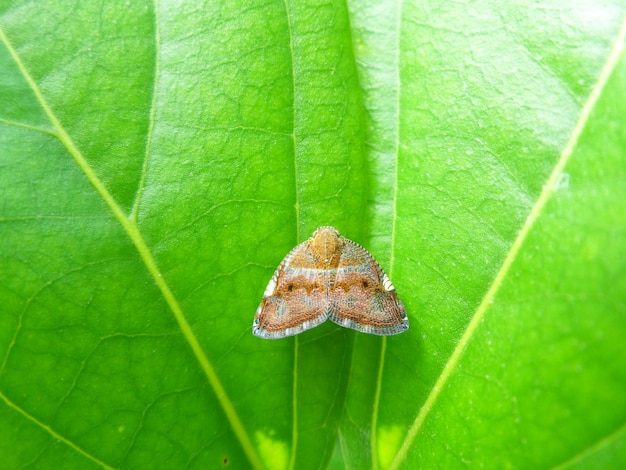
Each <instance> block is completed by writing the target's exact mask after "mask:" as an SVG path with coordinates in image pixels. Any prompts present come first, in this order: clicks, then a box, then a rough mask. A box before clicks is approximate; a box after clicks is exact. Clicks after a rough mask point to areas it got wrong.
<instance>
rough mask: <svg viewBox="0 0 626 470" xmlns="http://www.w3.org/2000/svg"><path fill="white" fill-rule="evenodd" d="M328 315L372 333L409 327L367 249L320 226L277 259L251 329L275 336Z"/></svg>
mask: <svg viewBox="0 0 626 470" xmlns="http://www.w3.org/2000/svg"><path fill="white" fill-rule="evenodd" d="M329 318H330V320H331V321H333V322H335V323H336V324H338V325H341V326H344V327H347V328H352V329H354V330H357V331H360V332H363V333H370V334H374V335H382V336H387V335H396V334H398V333H402V332H403V331H406V330H407V329H408V328H409V320H408V318H407V315H406V309H405V308H404V304H403V303H402V301H401V300H400V298H399V297H398V294H397V293H396V290H395V288H394V287H393V284H392V283H391V281H390V280H389V278H388V277H387V275H386V274H385V273H384V272H383V270H382V269H381V267H380V266H379V265H378V263H377V262H376V260H375V259H374V258H373V257H372V255H370V254H369V253H368V252H367V250H366V249H365V248H363V247H362V246H361V245H358V244H357V243H354V242H353V241H351V240H348V239H347V238H345V237H343V236H341V235H340V234H339V232H338V231H337V229H335V228H334V227H328V226H325V227H320V228H318V229H317V230H316V231H315V232H314V233H313V236H312V237H311V238H309V239H308V240H306V241H305V242H303V243H300V244H299V245H297V246H296V247H295V248H294V249H293V250H291V251H290V252H289V254H287V256H286V257H285V259H283V261H282V262H281V263H280V265H279V266H278V269H276V271H275V272H274V275H273V276H272V279H271V280H270V282H269V284H268V285H267V288H266V289H265V293H264V294H263V300H261V305H259V308H257V310H256V313H255V315H254V322H253V323H252V333H253V334H254V335H256V336H258V337H260V338H265V339H280V338H284V337H286V336H293V335H297V334H298V333H301V332H303V331H305V330H308V329H310V328H313V327H315V326H317V325H319V324H320V323H323V322H324V321H326V320H327V319H329Z"/></svg>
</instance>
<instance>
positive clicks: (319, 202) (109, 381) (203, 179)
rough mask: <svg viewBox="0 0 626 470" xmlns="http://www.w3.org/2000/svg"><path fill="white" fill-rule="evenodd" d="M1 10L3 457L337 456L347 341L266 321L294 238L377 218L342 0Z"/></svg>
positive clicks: (241, 460) (125, 460)
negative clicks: (259, 328)
mask: <svg viewBox="0 0 626 470" xmlns="http://www.w3.org/2000/svg"><path fill="white" fill-rule="evenodd" d="M0 14H1V16H0V27H1V30H0V31H1V33H0V38H1V40H2V48H1V51H2V52H1V54H2V57H1V60H2V63H1V64H0V67H1V69H2V70H3V78H2V80H3V84H2V85H3V86H2V96H3V104H4V106H3V111H2V116H1V119H2V122H1V132H2V133H1V135H2V137H1V141H0V142H1V151H0V155H1V157H0V158H1V160H0V162H1V163H0V165H1V166H2V172H1V177H2V183H1V184H0V187H1V188H2V189H1V191H2V194H1V196H0V197H1V200H2V201H3V202H2V206H1V207H2V212H1V214H0V221H1V224H0V230H1V231H2V233H1V237H2V245H1V251H0V255H1V262H0V266H1V268H0V269H1V274H0V279H1V281H0V285H1V287H0V289H1V295H2V298H3V307H2V315H1V317H0V321H1V323H0V331H1V341H0V345H1V346H0V350H1V351H2V354H1V356H0V357H1V358H2V359H1V361H0V363H1V368H0V399H1V400H0V404H1V407H2V416H3V419H2V420H1V421H2V422H3V423H5V424H4V425H3V427H2V432H3V434H2V439H1V442H2V444H1V445H0V460H2V461H3V462H4V463H6V464H8V465H9V466H10V467H22V466H26V465H28V464H29V463H36V464H37V466H40V467H47V468H58V467H59V466H64V467H74V468H84V467H86V466H88V465H91V466H96V467H97V466H104V467H146V468H159V467H163V468H181V467H185V466H189V467H197V468H217V467H220V466H226V465H231V466H233V467H235V468H245V467H248V466H253V467H257V468H260V467H268V468H286V467H287V466H288V465H291V466H292V467H293V466H296V467H298V468H302V466H303V465H304V464H305V463H306V465H312V466H315V467H320V466H325V465H326V463H327V462H328V461H329V459H330V457H331V453H332V450H333V448H334V446H335V442H336V436H337V429H338V421H339V418H340V414H341V411H342V409H343V401H344V396H345V390H346V386H347V380H348V369H347V368H348V367H349V365H350V354H351V344H352V336H350V335H347V333H346V332H345V331H343V330H341V329H340V328H338V327H332V326H331V325H327V326H325V327H324V328H320V329H318V330H316V331H315V332H311V333H310V334H307V335H306V336H303V337H302V338H290V339H287V340H284V341H277V342H270V341H263V340H260V339H259V338H256V337H253V336H252V335H251V325H252V319H253V315H254V311H255V309H256V307H257V305H258V303H259V302H260V299H261V295H262V293H263V290H264V286H265V284H266V283H267V282H268V281H269V279H270V277H271V275H272V272H273V270H274V269H275V268H276V266H277V265H278V263H279V262H280V260H281V258H282V257H283V256H284V255H285V254H286V253H287V251H288V250H289V249H290V248H291V247H293V245H294V244H295V243H296V242H297V241H299V240H302V239H304V238H307V237H308V236H309V234H310V233H311V232H312V231H313V230H314V229H315V228H316V227H317V226H318V225H323V224H333V225H336V226H337V227H338V228H339V229H340V230H342V231H344V233H345V234H346V235H347V236H351V237H355V236H356V237H357V238H358V237H360V236H362V234H363V227H364V225H365V222H364V221H365V218H364V217H363V214H364V211H365V207H366V203H367V198H366V196H365V194H366V193H365V191H366V189H367V184H366V183H367V175H366V173H365V172H364V160H363V157H362V148H361V142H362V137H361V131H362V124H361V120H362V108H361V103H360V99H359V96H360V95H359V87H358V81H357V76H356V68H355V62H354V58H353V55H352V46H351V42H350V30H349V22H348V15H347V11H346V9H345V8H343V9H342V8H340V7H337V6H335V5H332V4H330V3H327V4H311V5H307V4H299V3H296V4H293V5H292V4H283V3H282V2H265V3H261V2H259V3H258V4H257V5H256V6H255V7H254V8H250V7H249V6H246V5H244V4H241V5H237V4H230V3H223V4H219V3H213V4H203V3H197V4H194V3H192V2H186V3H185V4H182V5H173V4H171V3H164V4H162V5H161V4H153V3H149V2H147V3H145V4H142V3H139V2H132V5H130V6H129V5H127V4H126V3H125V2H100V3H96V2H86V3H84V4H83V3H81V4H80V5H79V4H77V5H74V6H73V9H72V10H71V11H70V12H68V11H66V10H65V6H64V4H63V3H62V2H38V3H30V4H29V3H27V4H20V3H18V2H5V4H4V5H3V6H2V8H1V13H0ZM15 429H20V430H22V432H21V434H22V435H19V436H18V435H16V434H15Z"/></svg>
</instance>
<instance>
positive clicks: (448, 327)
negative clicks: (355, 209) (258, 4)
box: [341, 2, 626, 468]
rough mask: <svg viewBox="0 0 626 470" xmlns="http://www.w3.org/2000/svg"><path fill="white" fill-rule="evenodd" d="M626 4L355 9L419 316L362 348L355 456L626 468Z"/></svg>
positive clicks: (350, 438)
mask: <svg viewBox="0 0 626 470" xmlns="http://www.w3.org/2000/svg"><path fill="white" fill-rule="evenodd" d="M624 7H625V6H624V5H623V3H621V4H620V3H616V4H614V5H605V6H603V7H599V6H598V5H597V4H595V3H593V4H592V3H591V2H589V3H588V4H579V5H577V6H576V7H575V8H572V7H571V6H567V7H565V6H561V5H559V4H554V5H551V6H550V7H545V5H542V7H539V6H534V7H528V6H516V5H508V6H506V7H504V8H503V7H502V5H498V6H497V8H496V7H494V5H491V4H474V3H472V4H467V5H465V4H464V5H460V4H457V3H454V4H449V3H443V2H438V3H437V4H429V5H423V4H412V3H406V2H405V3H403V4H401V5H400V6H397V5H392V6H389V7H388V8H383V7H381V5H378V4H374V3H369V2H366V5H363V4H362V3H360V2H359V3H357V2H354V3H353V7H352V9H351V10H352V13H353V15H352V24H353V27H354V29H355V31H356V33H355V38H356V39H355V43H356V44H357V48H356V50H357V51H359V53H358V54H357V60H358V61H359V64H360V73H361V75H362V77H363V78H362V79H361V83H362V84H363V86H364V87H365V92H364V96H365V102H366V107H367V108H368V109H372V110H375V111H376V112H372V113H371V114H370V116H371V117H372V119H371V122H369V123H368V138H369V139H371V141H372V142H371V143H370V144H369V145H368V148H373V149H374V151H373V152H371V158H372V159H373V160H376V161H383V158H381V155H382V156H385V157H387V160H388V161H389V163H388V164H387V166H389V167H391V168H392V169H391V170H390V171H388V172H387V173H388V174H390V175H391V178H390V181H384V182H381V183H380V185H381V186H382V187H383V188H384V189H383V191H382V192H381V193H380V194H379V197H380V201H378V204H377V206H376V207H374V209H373V211H372V212H373V215H372V219H373V220H374V221H375V222H373V223H372V226H374V227H377V229H374V230H373V238H372V243H371V244H372V246H377V247H378V248H376V249H375V248H372V251H373V252H375V253H379V252H380V251H382V252H383V253H384V252H385V251H386V252H387V253H388V256H389V262H388V266H389V271H392V272H391V273H390V274H391V275H392V277H393V280H394V283H395V285H396V287H397V289H398V292H399V294H400V296H401V297H402V299H403V301H404V303H405V304H406V306H407V310H408V312H409V317H410V319H411V321H412V324H411V330H410V332H409V334H407V335H402V336H401V337H397V338H395V337H393V338H384V339H382V340H381V341H380V342H378V341H376V339H372V338H367V337H364V336H359V337H358V338H357V340H356V344H355V350H354V358H355V360H354V365H353V371H354V373H353V376H352V378H351V383H350V390H349V396H348V404H347V410H346V413H345V415H344V416H345V419H344V420H343V423H342V433H341V435H342V451H343V454H344V458H345V460H346V462H347V465H348V467H350V468H366V467H373V468H378V467H381V468H387V467H391V468H397V467H401V468H449V467H456V466H473V467H478V466H488V467H494V468H506V467H519V468H538V467H546V466H554V465H559V464H563V465H564V466H569V465H572V464H573V463H574V462H578V461H581V460H583V459H584V461H585V464H586V465H590V466H594V465H595V466H603V463H604V464H606V463H607V462H611V465H613V466H617V467H619V466H620V465H619V464H618V462H622V465H623V462H624V461H625V457H624V452H623V450H619V449H620V448H622V447H623V442H624V436H625V430H626V395H624V393H623V389H624V386H625V385H626V370H625V368H624V365H623V357H624V356H625V353H626V350H625V348H624V344H623V341H621V340H620V339H619V338H621V337H623V336H624V334H626V321H625V320H626V304H625V301H626V277H625V276H624V272H626V271H624V267H625V265H624V259H625V257H624V248H625V246H626V244H625V240H626V238H625V235H626V218H624V213H626V189H625V188H626V187H625V186H624V184H623V181H624V177H625V176H626V175H625V174H624V168H625V163H626V161H625V158H624V155H625V152H624V149H625V148H626V134H625V133H624V127H623V124H622V122H623V119H622V118H621V117H620V116H621V115H622V114H623V110H624V109H626V96H625V94H624V78H625V77H624V71H625V70H626V69H625V67H626V63H625V59H624V55H623V52H622V51H623V47H624V30H625V28H626V27H625V26H624V14H625V9H624ZM590 18H593V20H590ZM388 25H393V27H392V28H391V29H390V28H388ZM620 28H621V29H620ZM381 45H382V46H381ZM376 65H378V66H376ZM383 81H384V82H385V83H390V84H392V87H391V88H390V89H382V87H380V83H381V82H383ZM382 135H386V138H384V137H381V136H382ZM390 135H391V137H390ZM394 167H395V169H396V170H395V176H394V170H393V168H394ZM389 188H394V189H392V190H391V191H389ZM385 204H386V205H387V206H388V207H392V208H394V207H395V208H396V210H392V211H391V213H392V216H393V217H391V218H390V217H388V215H387V213H382V214H379V213H378V212H377V208H378V207H384V206H385ZM385 235H387V236H386V238H385ZM385 248H386V250H385ZM599 402H600V403H603V405H601V406H598V404H599ZM616 443H621V444H619V445H616ZM612 447H614V449H612ZM363 449H367V451H364V450H363ZM602 454H605V455H602Z"/></svg>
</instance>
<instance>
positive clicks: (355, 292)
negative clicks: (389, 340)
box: [328, 239, 409, 336]
mask: <svg viewBox="0 0 626 470" xmlns="http://www.w3.org/2000/svg"><path fill="white" fill-rule="evenodd" d="M328 295H329V303H330V311H329V313H328V316H329V318H330V319H331V320H332V321H333V322H335V323H337V324H338V325H341V326H345V327H347V328H352V329H354V330H357V331H361V332H363V333H370V334H375V335H381V336H388V335H396V334H398V333H402V332H403V331H406V330H407V329H408V328H409V320H408V318H407V315H406V309H405V308H404V304H403V303H402V301H401V300H400V298H399V297H398V294H397V293H396V290H395V288H394V287H393V284H392V283H391V281H390V280H389V278H388V277H387V275H386V274H385V273H384V272H383V270H382V268H381V267H380V266H379V265H378V263H377V262H376V260H375V259H374V258H373V257H372V255H370V254H369V253H368V252H367V250H365V248H363V247H361V246H360V245H357V244H356V243H354V242H352V241H350V240H348V239H346V244H345V246H344V249H343V251H342V253H341V257H340V259H339V266H338V268H337V276H336V279H335V282H334V283H333V284H332V285H331V287H330V289H329V294H328Z"/></svg>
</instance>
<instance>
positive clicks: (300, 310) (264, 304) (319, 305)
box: [252, 242, 328, 339]
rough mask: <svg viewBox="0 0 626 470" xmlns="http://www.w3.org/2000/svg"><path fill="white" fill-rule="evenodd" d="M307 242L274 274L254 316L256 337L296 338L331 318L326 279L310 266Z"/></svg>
mask: <svg viewBox="0 0 626 470" xmlns="http://www.w3.org/2000/svg"><path fill="white" fill-rule="evenodd" d="M307 243H308V242H304V243H302V244H300V245H298V246H296V247H295V248H294V249H293V250H292V251H291V252H290V253H289V254H288V255H287V256H286V257H285V259H284V260H283V261H282V263H281V264H280V265H279V266H278V269H276V271H275V272H274V275H273V276H272V279H271V280H270V282H269V284H268V285H267V288H266V289H265V293H264V294H263V300H261V304H260V305H259V308H257V310H256V313H255V315H254V322H253V323H252V333H253V334H254V335H255V336H258V337H260V338H265V339H280V338H284V337H285V336H293V335H297V334H298V333H301V332H303V331H305V330H308V329H311V328H313V327H315V326H317V325H319V324H320V323H323V322H324V321H326V319H327V318H328V308H327V307H328V305H327V302H326V288H325V282H324V277H323V274H322V273H321V272H320V271H319V270H316V269H309V267H307V266H308V263H307V260H306V258H305V256H304V255H305V248H306V244H307Z"/></svg>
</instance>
